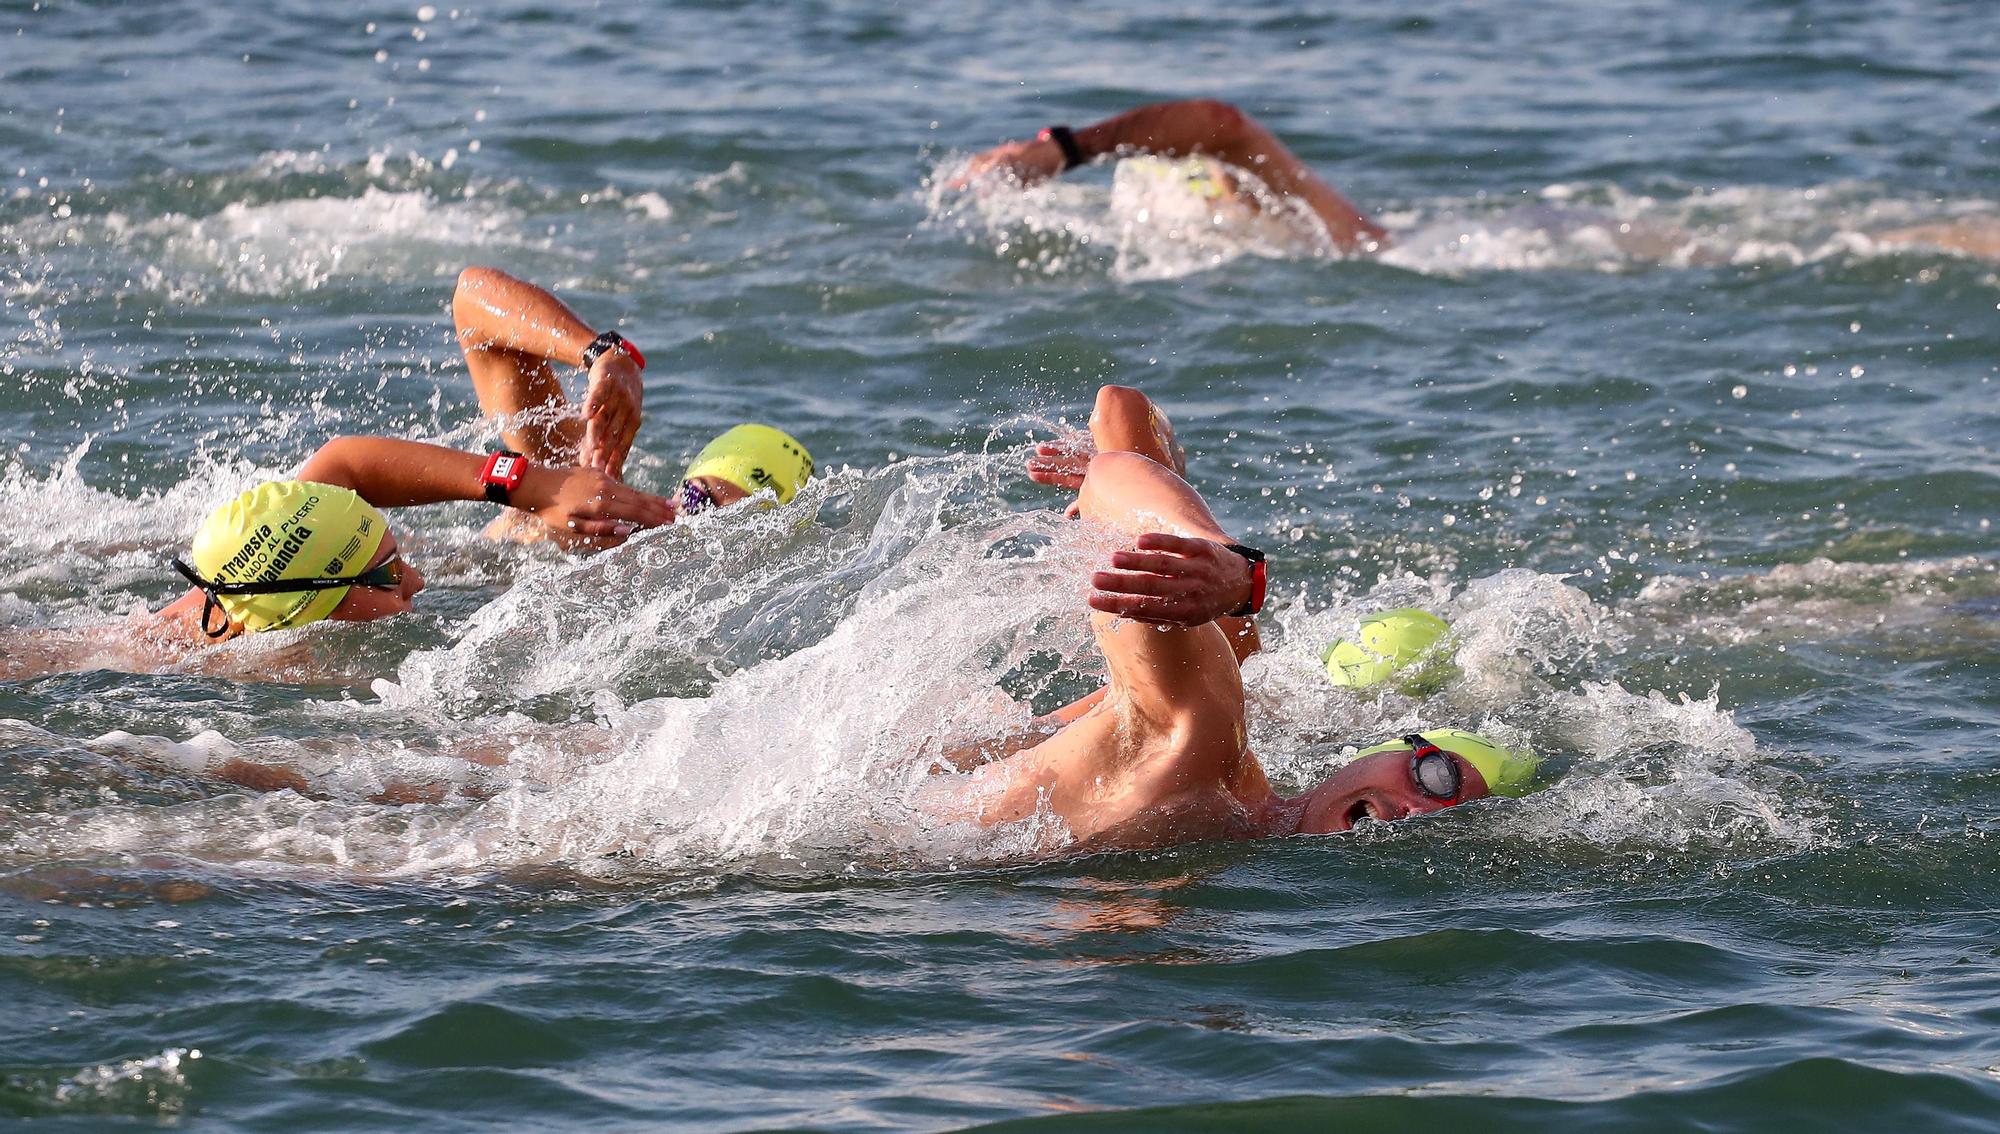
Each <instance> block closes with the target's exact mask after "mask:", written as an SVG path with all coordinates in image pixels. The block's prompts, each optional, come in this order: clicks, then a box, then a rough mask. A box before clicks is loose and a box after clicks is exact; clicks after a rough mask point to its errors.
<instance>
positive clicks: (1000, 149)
mask: <svg viewBox="0 0 2000 1134" xmlns="http://www.w3.org/2000/svg"><path fill="white" fill-rule="evenodd" d="M1062 171H1063V152H1062V147H1061V146H1058V145H1057V144H1056V143H1055V142H1054V141H1053V140H1051V139H1047V138H1035V139H1032V140H1030V141H1026V142H1008V143H1005V144H1004V145H998V146H995V147H993V148H992V149H990V150H987V151H986V152H985V153H981V154H974V155H972V160H971V161H969V162H966V163H965V171H964V172H962V173H960V174H959V175H958V176H957V177H954V178H952V179H951V181H949V182H948V183H947V187H948V188H952V189H964V188H966V187H968V186H970V185H973V184H974V183H976V182H981V181H994V180H998V179H999V178H1002V177H1007V178H1012V179H1013V180H1014V181H1016V182H1018V183H1020V184H1021V185H1023V186H1027V185H1034V184H1037V183H1039V182H1043V181H1047V180H1048V179H1049V178H1051V177H1054V176H1055V175H1056V174H1058V173H1061V172H1062Z"/></svg>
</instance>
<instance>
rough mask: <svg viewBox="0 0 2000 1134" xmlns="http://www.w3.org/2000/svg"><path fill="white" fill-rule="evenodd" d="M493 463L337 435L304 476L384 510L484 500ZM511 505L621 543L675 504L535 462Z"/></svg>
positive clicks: (669, 514) (304, 468)
mask: <svg viewBox="0 0 2000 1134" xmlns="http://www.w3.org/2000/svg"><path fill="white" fill-rule="evenodd" d="M485 463H486V458H485V457H483V456H481V455H480V454H478V453H461V452H459V451H458V450H456V449H446V448H443V447H442V446H438V445H428V444H425V443H424V442H421V441H403V440H399V439H396V438H393V437H336V438H334V439H333V440H331V441H328V442H327V443H326V444H324V445H322V446H320V449H319V452H317V453H314V454H313V455H312V456H311V457H310V458H309V459H308V460H307V461H306V463H305V464H303V465H301V466H300V467H299V471H298V479H300V480H310V481H315V482H318V483H320V484H332V485H337V486H339V487H342V488H351V489H353V490H354V491H355V492H357V493H359V494H360V495H361V498H362V499H363V500H366V501H368V502H369V503H370V504H373V505H375V506H376V507H378V508H407V507H411V506H414V505H420V504H438V503H442V502H444V501H447V500H483V499H485V494H484V490H483V489H482V488H481V486H480V483H479V473H480V470H481V469H482V468H483V467H484V465H485ZM510 506H511V507H514V508H519V509H520V510H521V511H524V512H530V513H533V514H534V515H536V516H538V517H540V518H541V520H542V521H543V522H544V523H546V524H548V525H549V526H551V527H554V528H558V529H561V530H565V531H571V532H576V533H578V534H580V535H587V536H599V537H608V538H617V537H621V536H624V535H626V534H628V533H629V532H630V531H631V530H632V529H633V528H634V527H641V528H649V527H657V526H658V525H660V524H669V523H672V522H673V520H674V507H673V504H672V503H671V502H669V501H667V500H665V499H663V498H661V497H658V496H654V495H652V494H651V493H648V492H641V491H639V490H638V489H636V488H632V487H630V486H629V485H626V484H623V483H621V482H619V481H617V480H615V479H613V478H612V477H610V476H609V475H607V474H605V473H603V472H600V471H598V470H596V469H586V468H576V467H563V466H554V465H542V464H536V465H533V466H532V467H530V468H529V469H528V472H527V475H526V476H525V477H524V478H523V479H522V481H521V487H519V488H518V489H515V490H514V493H513V497H512V500H511V502H510Z"/></svg>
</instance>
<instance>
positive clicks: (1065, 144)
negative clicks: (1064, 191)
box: [1035, 126, 1090, 173]
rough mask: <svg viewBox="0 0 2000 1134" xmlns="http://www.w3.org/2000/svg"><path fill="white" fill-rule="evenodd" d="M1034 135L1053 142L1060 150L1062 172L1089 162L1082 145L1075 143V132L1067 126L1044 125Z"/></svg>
mask: <svg viewBox="0 0 2000 1134" xmlns="http://www.w3.org/2000/svg"><path fill="white" fill-rule="evenodd" d="M1035 137H1036V138H1038V139H1039V140H1041V141H1044V142H1054V143H1055V144H1056V148H1057V149H1059V150H1061V151H1062V156H1063V172H1064V173H1068V172H1069V171H1070V170H1072V169H1075V168H1076V167H1077V166H1079V165H1087V164H1089V162H1090V159H1089V158H1088V157H1086V156H1084V152H1083V147H1082V146H1081V145H1078V144H1077V140H1076V132H1075V131H1073V130H1071V129H1070V128H1069V127H1067V126H1048V127H1044V128H1043V130H1042V132H1041V133H1039V134H1037V135H1035Z"/></svg>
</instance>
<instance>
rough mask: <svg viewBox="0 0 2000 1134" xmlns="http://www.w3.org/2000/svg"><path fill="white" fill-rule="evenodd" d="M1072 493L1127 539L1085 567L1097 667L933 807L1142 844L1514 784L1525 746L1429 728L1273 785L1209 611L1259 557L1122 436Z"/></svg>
mask: <svg viewBox="0 0 2000 1134" xmlns="http://www.w3.org/2000/svg"><path fill="white" fill-rule="evenodd" d="M1078 501H1079V506H1080V513H1081V516H1082V518H1083V519H1085V520H1087V521H1094V522H1097V523H1100V524H1106V525H1109V526H1111V527H1113V528H1116V529H1117V530H1119V531H1120V532H1122V533H1123V534H1124V535H1125V536H1127V537H1128V538H1130V539H1132V541H1133V545H1132V547H1130V548H1129V549H1127V550H1123V551H1119V552H1117V553H1115V554H1114V556H1113V558H1112V561H1111V567H1112V570H1109V571H1100V572H1098V573H1097V574H1096V575H1094V576H1093V577H1092V580H1091V582H1092V585H1093V586H1094V587H1095V588H1096V589H1095V591H1094V592H1093V593H1092V594H1091V596H1090V598H1089V606H1090V608H1091V610H1092V614H1091V616H1090V617H1091V623H1092V630H1093V632H1094V634H1095V637H1096V641H1097V648H1098V650H1099V651H1100V652H1101V653H1102V654H1103V656H1104V660H1105V664H1106V668H1107V670H1108V671H1109V673H1110V683H1109V685H1107V686H1106V688H1105V690H1104V691H1103V692H1102V693H1101V695H1096V696H1095V699H1094V700H1092V699H1089V698H1086V700H1085V702H1079V703H1078V704H1077V705H1075V706H1071V707H1070V709H1069V710H1064V712H1065V713H1066V714H1070V715H1069V719H1067V720H1065V721H1064V722H1063V723H1062V727H1061V728H1060V730H1059V731H1057V732H1056V733H1055V734H1054V735H1052V736H1049V737H1048V738H1047V739H1044V740H1041V741H1040V742H1039V743H1035V744H1032V745H1029V746H1026V747H1020V748H1018V749H1015V750H1012V751H1010V752H1009V753H1008V754H1007V755H1005V756H1003V757H1001V758H999V759H991V760H989V761H988V762H986V763H982V764H979V765H978V766H976V767H973V768H972V770H971V772H970V774H969V775H968V776H967V777H966V781H965V782H964V783H962V784H956V785H951V786H952V789H953V790H951V792H950V793H949V796H948V800H949V802H948V803H946V804H945V807H946V809H947V810H948V812H949V813H951V814H953V815H955V816H958V817H963V818H970V819H976V820H977V821H979V822H981V823H983V824H989V825H991V824H999V823H1009V822H1015V821H1019V820H1023V819H1026V818H1029V817H1030V816H1032V815H1035V814H1037V813H1040V812H1043V811H1047V812H1049V813H1052V814H1054V815H1055V816H1056V817H1057V818H1059V819H1061V820H1062V821H1063V823H1064V824H1065V825H1066V826H1067V827H1068V830H1069V833H1070V835H1071V836H1072V837H1073V838H1074V839H1075V842H1076V845H1077V847H1079V848H1081V849H1085V850H1101V849H1142V848H1151V847H1160V846H1167V845H1172V844H1176V843H1185V842H1195V841H1203V840H1211V839H1251V838H1271V837H1280V836H1287V835H1296V834H1325V833H1331V832H1338V831H1346V830H1350V829H1351V828H1353V827H1354V826H1355V825H1356V824H1357V823H1360V822H1362V821H1364V820H1369V819H1373V820H1381V821H1386V820H1394V819H1401V818H1405V817H1407V816H1411V815H1417V814H1422V813H1425V812H1432V811H1438V810H1441V809H1443V808H1446V807H1453V806H1456V805H1458V804H1461V803H1467V802H1471V801H1472V800H1476V799H1482V798H1485V797H1487V796H1490V795H1519V794H1521V793H1523V792H1524V791H1525V790H1526V789H1527V787H1528V786H1529V784H1530V783H1531V781H1532V779H1533V775H1534V769H1535V765H1536V762H1537V761H1536V758H1535V757H1534V756H1533V754H1531V753H1528V752H1526V751H1523V750H1510V749H1506V748H1502V747H1499V746H1497V745H1493V744H1491V743H1489V742H1487V741H1485V740H1483V739H1481V738H1479V737H1477V736H1474V735H1473V734H1470V733H1464V732H1460V731H1457V730H1446V729H1439V730H1426V731H1424V732H1421V733H1412V734H1409V735H1407V736H1405V737H1404V738H1402V739H1401V740H1399V741H1394V742H1390V743H1388V744H1384V745H1378V746H1376V747H1374V748H1370V749H1368V750H1367V751H1365V752H1363V753H1362V754H1361V755H1360V756H1359V757H1358V758H1357V759H1355V760H1354V761H1352V762H1351V763H1348V764H1346V765H1344V766H1342V767H1341V768H1340V769H1338V770H1337V771H1335V772H1334V773H1333V774H1332V775H1331V776H1329V777H1328V778H1327V779H1326V780H1325V781H1324V782H1323V783H1321V784H1319V785H1318V786H1317V787H1314V788H1312V789H1310V790H1308V791H1306V792H1304V793H1302V794H1300V795H1297V796H1290V797H1287V796H1282V795H1279V794H1278V793H1277V792H1276V791H1274V790H1273V789H1272V787H1271V785H1270V782H1269V780H1268V779H1267V778H1266V777H1265V774H1264V769H1263V766H1262V765H1261V764H1260V763H1259V762H1258V760H1257V757H1256V755H1255V753H1253V752H1251V751H1250V748H1249V744H1248V729H1247V727H1246V721H1245V718H1244V699H1243V683H1242V675H1241V673H1240V671H1239V669H1238V652H1239V647H1237V646H1236V645H1235V644H1234V643H1233V642H1232V641H1231V635H1230V633H1229V631H1228V630H1227V629H1225V627H1224V625H1223V624H1222V622H1221V620H1222V619H1225V618H1230V617H1248V616H1250V615H1252V614H1254V613H1255V612H1256V609H1257V607H1258V605H1259V603H1260V601H1261V598H1262V594H1261V591H1262V587H1261V584H1260V579H1259V576H1260V574H1261V572H1259V571H1258V570H1257V566H1258V563H1259V562H1260V561H1261V556H1258V555H1256V553H1255V552H1253V551H1252V550H1251V549H1248V548H1243V547H1242V546H1241V545H1239V544H1236V543H1235V542H1234V541H1233V540H1232V539H1231V538H1230V536H1229V535H1228V534H1227V533H1225V532H1224V531H1223V530H1222V528H1221V527H1220V526H1219V525H1218V524H1217V523H1216V520H1215V518H1214V516H1212V515H1211V514H1210V513H1209V511H1208V507H1207V505H1206V504H1205V503H1203V501H1202V499H1201V497H1200V495H1199V494H1197V493H1196V492H1195V490H1194V489H1193V488H1192V487H1191V486H1190V485H1189V484H1188V483H1187V482H1186V481H1185V480H1183V479H1181V478H1180V477H1179V476H1177V475H1175V473H1174V472H1173V471H1172V470H1171V469H1169V468H1168V467H1167V466H1166V465H1163V464H1161V463H1159V462H1158V461H1155V460H1153V459H1151V458H1149V457H1146V456H1143V455H1141V454H1139V453H1135V452H1100V453H1098V454H1096V455H1095V456H1092V457H1090V458H1089V461H1088V463H1087V466H1086V467H1085V471H1084V475H1083V480H1082V484H1081V486H1080V494H1079V497H1078ZM1231 561H1234V564H1235V565H1234V567H1233V568H1232V567H1229V566H1227V565H1228V564H1230V562H1231ZM1121 616H1122V617H1121ZM1134 618H1140V619H1145V620H1146V621H1147V622H1149V623H1150V625H1146V624H1139V623H1136V622H1134V621H1133V619H1134ZM1086 702H1087V703H1086ZM1072 710H1080V711H1074V712H1072ZM974 755H975V756H979V755H984V753H975V754H974Z"/></svg>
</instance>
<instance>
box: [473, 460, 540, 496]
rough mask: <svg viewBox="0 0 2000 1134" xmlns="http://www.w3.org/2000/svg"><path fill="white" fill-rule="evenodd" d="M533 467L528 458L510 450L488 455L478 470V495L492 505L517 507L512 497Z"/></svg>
mask: <svg viewBox="0 0 2000 1134" xmlns="http://www.w3.org/2000/svg"><path fill="white" fill-rule="evenodd" d="M533 467H534V466H533V463H532V462H530V461H529V460H528V458H526V457H524V456H522V455H521V454H519V453H517V452H515V451H514V450H512V449H502V450H500V451H499V452H497V453H492V454H489V455H488V456H487V458H486V463H485V464H484V465H483V466H481V467H480V470H479V494H480V495H481V496H482V497H484V498H485V499H487V500H488V501H491V502H492V503H494V504H500V505H503V506H511V507H519V505H516V504H515V503H514V495H515V493H517V492H519V491H520V489H521V484H522V482H523V481H525V480H526V479H527V476H528V472H529V470H530V469H532V468H533Z"/></svg>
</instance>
